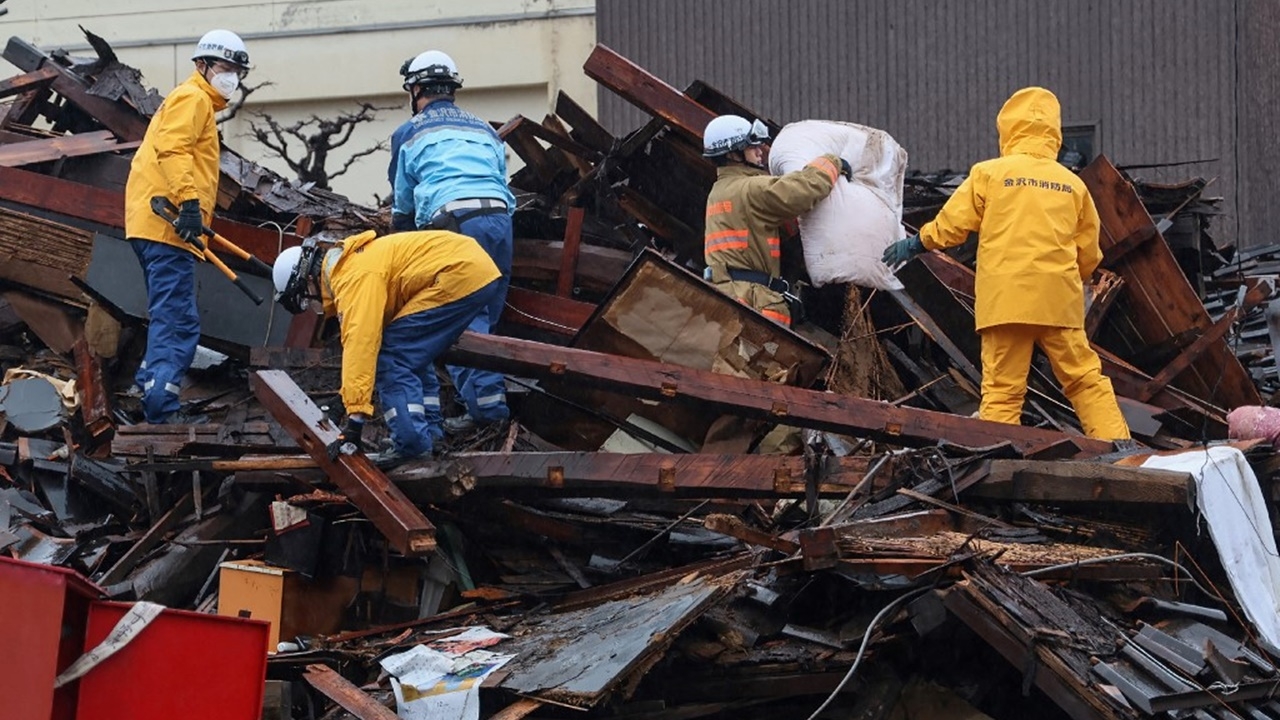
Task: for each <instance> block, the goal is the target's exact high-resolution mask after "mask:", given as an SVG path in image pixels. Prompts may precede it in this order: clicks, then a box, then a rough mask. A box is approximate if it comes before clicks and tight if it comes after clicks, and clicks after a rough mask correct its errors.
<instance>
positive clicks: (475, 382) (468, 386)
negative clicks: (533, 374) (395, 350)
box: [424, 213, 513, 423]
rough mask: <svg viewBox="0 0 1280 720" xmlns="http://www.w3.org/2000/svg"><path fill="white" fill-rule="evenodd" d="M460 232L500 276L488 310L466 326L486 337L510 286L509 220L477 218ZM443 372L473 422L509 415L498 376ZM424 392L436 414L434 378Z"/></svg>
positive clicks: (436, 384) (452, 368)
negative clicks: (486, 256) (449, 379)
mask: <svg viewBox="0 0 1280 720" xmlns="http://www.w3.org/2000/svg"><path fill="white" fill-rule="evenodd" d="M460 229H461V232H462V234H463V235H467V236H469V237H472V238H475V241H476V242H478V243H480V247H482V248H484V250H485V252H487V253H489V257H490V258H492V259H493V263H494V264H495V265H497V266H498V270H499V271H501V272H502V278H501V279H500V280H499V281H498V282H499V283H500V285H499V287H498V290H497V291H496V292H494V294H493V296H492V297H491V298H490V300H489V304H488V306H487V307H485V308H484V311H483V312H481V313H480V314H479V315H477V316H476V317H475V318H474V319H473V320H472V321H471V324H470V325H469V326H467V329H468V330H471V331H472V332H476V333H480V334H482V335H488V334H490V333H492V332H493V328H494V327H495V326H497V324H498V319H499V318H501V317H502V309H503V307H505V306H506V303H507V286H508V285H510V284H511V254H512V245H513V240H512V231H511V216H510V215H508V214H506V213H494V214H491V215H477V216H475V217H472V218H470V219H468V220H467V221H465V222H463V223H462V224H461V226H460ZM446 369H447V370H448V371H449V377H451V378H453V385H454V387H456V388H457V389H458V394H459V395H461V396H462V401H463V402H464V403H465V404H466V406H467V412H468V413H469V414H470V415H471V417H473V418H475V420H476V421H477V422H480V423H491V422H498V421H499V420H506V419H507V418H508V417H510V415H511V411H510V410H508V409H507V390H506V381H505V380H504V378H503V375H502V373H496V372H491V371H489V370H476V369H474V368H465V367H457V366H455V365H449V366H447V368H446ZM424 388H425V389H426V391H427V397H429V398H431V400H429V401H428V400H425V399H424V402H434V403H435V408H436V412H439V409H440V382H439V380H437V379H436V377H435V375H432V376H431V381H430V383H428V384H425V385H424Z"/></svg>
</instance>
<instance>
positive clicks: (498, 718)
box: [489, 698, 545, 720]
mask: <svg viewBox="0 0 1280 720" xmlns="http://www.w3.org/2000/svg"><path fill="white" fill-rule="evenodd" d="M544 704H545V703H543V702H542V701H540V700H534V699H532V698H520V699H519V700H517V701H515V702H513V703H511V704H510V705H508V706H506V707H504V708H502V709H501V710H499V711H498V712H497V713H496V714H494V715H493V716H491V717H490V718H489V720H521V718H523V717H526V716H527V715H530V714H531V713H533V711H535V710H537V709H538V708H540V707H542V706H543V705H544Z"/></svg>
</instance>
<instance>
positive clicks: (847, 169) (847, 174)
mask: <svg viewBox="0 0 1280 720" xmlns="http://www.w3.org/2000/svg"><path fill="white" fill-rule="evenodd" d="M840 174H841V175H843V176H844V179H845V180H848V181H849V182H853V166H852V165H850V164H849V161H848V160H845V159H844V158H840Z"/></svg>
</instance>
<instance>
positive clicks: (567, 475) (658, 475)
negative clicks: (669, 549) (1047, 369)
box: [388, 386, 867, 502]
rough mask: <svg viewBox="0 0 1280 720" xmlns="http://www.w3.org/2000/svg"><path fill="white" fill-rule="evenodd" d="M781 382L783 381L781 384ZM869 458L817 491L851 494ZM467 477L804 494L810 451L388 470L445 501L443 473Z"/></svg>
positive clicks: (549, 489)
mask: <svg viewBox="0 0 1280 720" xmlns="http://www.w3.org/2000/svg"><path fill="white" fill-rule="evenodd" d="M773 387H776V386H773ZM866 469H867V461H866V459H865V458H839V459H834V460H833V461H831V462H829V463H828V464H827V466H826V467H825V468H824V472H823V473H822V474H821V476H820V483H819V484H818V485H817V488H816V489H817V491H818V493H819V494H820V495H823V496H826V497H840V496H843V495H845V494H847V493H848V492H849V490H850V488H852V487H853V486H854V485H855V484H857V482H858V481H859V480H861V479H862V475H863V473H865V472H866ZM460 475H461V476H466V477H467V478H468V480H469V481H470V482H471V483H472V484H473V488H472V489H473V491H475V492H480V491H493V492H501V493H511V492H513V491H517V490H519V491H526V492H534V493H535V494H537V495H538V496H540V497H542V496H553V495H554V496H557V497H559V496H566V495H567V496H573V495H585V496H590V497H623V496H627V497H631V496H637V495H639V494H645V493H652V494H656V495H669V496H679V497H697V498H707V497H719V498H725V497H743V498H747V497H766V498H775V497H803V496H804V494H805V491H806V484H805V463H804V458H802V457H786V456H779V455H711V454H708V455H703V454H693V453H690V454H685V455H673V454H667V453H605V452H519V453H459V454H456V455H453V456H451V457H450V458H449V459H448V460H444V461H424V462H415V463H406V464H405V465H402V466H400V467H398V468H396V469H395V470H393V471H392V472H390V473H389V474H388V477H390V478H391V479H392V480H393V481H394V482H395V483H396V485H398V486H399V487H400V488H401V489H403V490H404V492H405V494H406V495H408V496H409V497H410V498H413V499H415V500H418V501H419V502H440V501H444V500H448V499H452V498H450V497H448V495H453V494H454V493H453V491H452V490H450V489H448V488H446V493H445V496H441V495H440V493H439V491H438V488H439V487H440V485H441V482H440V480H441V479H442V478H443V479H446V481H447V479H448V478H452V477H458V476H460Z"/></svg>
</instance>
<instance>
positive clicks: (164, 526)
mask: <svg viewBox="0 0 1280 720" xmlns="http://www.w3.org/2000/svg"><path fill="white" fill-rule="evenodd" d="M193 498H194V495H192V494H191V493H186V494H184V495H183V496H182V497H181V498H179V499H178V502H176V503H174V505H173V507H171V508H169V510H168V511H167V512H165V514H164V515H161V516H160V518H159V519H158V520H156V522H155V524H154V525H152V526H151V529H149V530H147V532H146V533H144V534H143V535H142V537H140V538H138V541H137V542H135V543H134V544H133V547H131V548H129V550H128V551H126V552H125V554H124V555H122V556H120V559H119V560H117V561H116V562H115V564H114V565H112V566H111V568H110V569H109V570H107V571H106V572H105V573H103V574H102V577H100V578H98V580H97V582H98V584H99V585H101V586H102V587H109V586H111V585H115V584H116V583H118V582H122V581H123V580H124V579H125V578H126V577H128V576H129V573H131V572H133V569H134V568H136V567H137V566H138V563H140V562H142V559H143V558H144V557H146V555H147V553H149V552H151V551H152V550H154V549H155V548H156V547H157V546H159V545H160V543H161V542H163V541H164V538H165V536H166V535H168V534H169V531H171V530H173V529H174V528H176V527H177V526H178V524H179V523H181V522H182V521H183V520H185V519H186V517H187V513H189V512H191V510H192V508H194V507H195V502H194V499H193Z"/></svg>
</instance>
